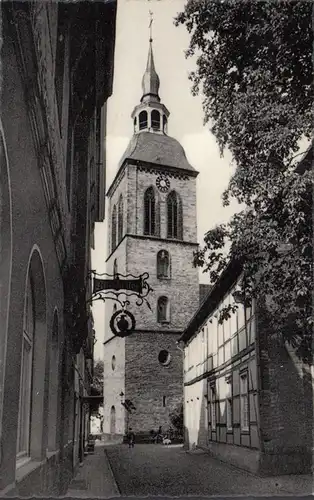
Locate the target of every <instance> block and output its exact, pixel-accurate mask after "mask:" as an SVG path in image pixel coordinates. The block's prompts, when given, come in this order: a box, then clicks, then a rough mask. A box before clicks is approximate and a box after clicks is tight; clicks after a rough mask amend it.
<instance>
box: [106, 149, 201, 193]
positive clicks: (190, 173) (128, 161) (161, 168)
mask: <svg viewBox="0 0 314 500" xmlns="http://www.w3.org/2000/svg"><path fill="white" fill-rule="evenodd" d="M129 165H132V166H135V167H137V168H139V169H141V170H144V171H147V172H150V173H154V174H156V175H160V174H161V173H162V174H164V175H167V176H168V177H172V178H175V179H180V178H181V179H184V180H187V179H188V178H189V177H192V178H195V177H197V176H198V174H199V172H198V171H197V170H188V169H184V168H178V167H171V166H169V165H161V164H159V163H152V162H145V161H139V160H135V159H133V158H125V159H124V160H123V163H122V164H121V166H120V168H119V170H118V172H117V173H116V175H115V177H114V179H113V181H112V183H111V184H110V186H109V188H108V190H107V193H106V196H109V197H110V196H112V194H113V193H114V191H115V190H116V188H117V186H118V184H119V183H120V181H121V179H122V177H123V175H124V173H125V169H126V167H127V166H129Z"/></svg>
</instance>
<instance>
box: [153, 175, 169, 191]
mask: <svg viewBox="0 0 314 500" xmlns="http://www.w3.org/2000/svg"><path fill="white" fill-rule="evenodd" d="M156 186H157V187H158V189H159V191H161V192H162V193H166V192H167V191H168V189H169V188H170V181H169V179H167V177H162V176H160V175H159V176H158V177H157V179H156Z"/></svg>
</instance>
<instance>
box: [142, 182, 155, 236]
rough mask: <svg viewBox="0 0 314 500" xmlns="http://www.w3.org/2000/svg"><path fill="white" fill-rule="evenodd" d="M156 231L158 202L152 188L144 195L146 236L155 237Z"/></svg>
mask: <svg viewBox="0 0 314 500" xmlns="http://www.w3.org/2000/svg"><path fill="white" fill-rule="evenodd" d="M155 231H156V200H155V193H154V189H153V188H152V187H150V188H148V189H146V191H145V194H144V234H148V235H155Z"/></svg>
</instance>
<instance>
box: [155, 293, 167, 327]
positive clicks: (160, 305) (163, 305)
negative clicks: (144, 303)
mask: <svg viewBox="0 0 314 500" xmlns="http://www.w3.org/2000/svg"><path fill="white" fill-rule="evenodd" d="M157 321H158V323H169V321H170V307H169V300H168V298H167V297H164V296H162V297H159V299H158V302H157Z"/></svg>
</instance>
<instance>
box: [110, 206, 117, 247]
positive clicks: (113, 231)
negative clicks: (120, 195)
mask: <svg viewBox="0 0 314 500" xmlns="http://www.w3.org/2000/svg"><path fill="white" fill-rule="evenodd" d="M116 246H117V207H116V205H114V207H113V209H112V215H111V251H112V252H113V251H114V249H115V248H116Z"/></svg>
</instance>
